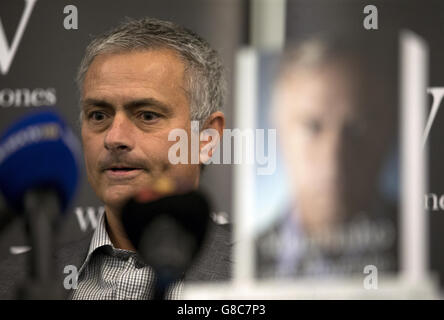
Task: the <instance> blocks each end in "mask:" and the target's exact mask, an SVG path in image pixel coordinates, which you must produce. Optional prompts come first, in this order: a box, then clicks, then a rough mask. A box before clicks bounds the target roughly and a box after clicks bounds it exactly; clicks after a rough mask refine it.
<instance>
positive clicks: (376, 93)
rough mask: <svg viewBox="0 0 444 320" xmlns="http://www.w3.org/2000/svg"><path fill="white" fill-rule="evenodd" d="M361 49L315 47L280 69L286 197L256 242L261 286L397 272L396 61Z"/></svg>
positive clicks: (336, 39) (304, 46) (291, 53)
mask: <svg viewBox="0 0 444 320" xmlns="http://www.w3.org/2000/svg"><path fill="white" fill-rule="evenodd" d="M366 40H368V38H366V39H365V40H363V41H362V42H361V41H360V39H359V38H353V37H350V36H349V37H345V36H344V37H341V36H330V37H319V38H313V39H309V40H307V41H305V42H303V43H301V44H300V45H299V46H297V47H295V48H292V49H288V51H287V52H286V55H285V57H284V59H283V60H282V63H281V67H280V68H279V72H278V75H277V80H276V83H275V87H274V103H273V118H274V119H275V124H276V127H277V132H278V136H279V139H280V145H281V148H282V154H283V156H284V163H285V167H286V173H287V175H288V178H289V186H290V190H289V195H290V197H289V203H288V207H287V210H286V213H284V214H283V215H281V216H280V217H279V219H278V220H277V221H276V222H275V224H274V225H273V226H271V227H270V229H269V230H267V231H265V232H263V233H262V234H261V236H260V237H259V239H258V247H257V249H258V274H259V276H263V277H267V276H271V277H273V276H284V277H292V276H301V275H305V276H319V275H350V274H357V273H358V274H362V272H363V270H364V267H365V266H366V265H370V264H371V265H376V266H377V267H378V268H379V270H381V271H382V270H390V271H393V270H395V268H396V263H397V256H396V250H395V248H396V232H395V228H396V225H395V223H396V209H393V207H394V206H396V201H397V198H396V195H395V196H394V198H393V197H392V196H393V194H394V193H395V194H396V191H394V190H393V189H392V190H388V189H387V187H388V186H389V187H390V185H389V184H387V183H386V182H387V177H388V178H389V179H391V181H390V182H391V183H392V184H394V185H396V184H397V183H398V181H396V177H394V176H393V173H394V171H395V170H392V171H391V172H389V174H391V175H392V176H390V175H387V171H385V169H386V168H387V164H390V163H392V164H393V158H392V156H393V154H394V153H395V152H394V151H395V149H394V147H395V146H396V143H397V141H396V127H397V118H396V115H397V111H396V106H397V104H396V92H397V91H396V72H395V70H393V69H392V66H393V64H391V61H392V60H390V53H393V52H392V51H384V56H381V53H379V52H378V48H379V47H372V45H371V44H369V43H365V42H364V41H366ZM376 43H378V44H379V43H380V42H376ZM372 44H373V42H372ZM387 50H388V49H387ZM387 52H389V53H387ZM390 161H392V162H390ZM395 168H396V165H395ZM392 169H393V168H392ZM384 179H385V180H384ZM381 185H382V187H381ZM384 188H385V189H384Z"/></svg>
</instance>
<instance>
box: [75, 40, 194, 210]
mask: <svg viewBox="0 0 444 320" xmlns="http://www.w3.org/2000/svg"><path fill="white" fill-rule="evenodd" d="M184 72H185V67H184V63H183V62H182V61H181V60H180V58H179V57H178V56H177V55H176V54H175V53H174V52H173V51H171V50H167V49H156V50H145V51H138V52H130V53H122V54H119V53H116V54H104V55H99V56H97V57H96V58H95V59H94V60H93V62H92V63H91V65H90V67H89V69H88V72H87V73H86V76H85V80H84V84H83V94H82V108H83V117H82V141H83V149H84V156H85V163H86V169H87V174H88V180H89V182H90V184H91V186H92V187H93V189H94V191H95V192H96V194H97V195H98V197H99V198H100V199H101V200H102V201H103V202H104V203H105V206H107V207H108V208H119V207H120V206H121V205H122V204H123V203H124V201H125V200H127V199H128V198H129V197H131V196H132V195H134V193H135V192H137V191H139V190H140V189H141V188H143V187H147V186H149V185H150V184H152V183H153V181H154V179H156V178H159V177H161V176H165V177H169V178H172V179H180V180H181V181H187V182H188V183H190V184H191V185H193V186H197V184H198V180H199V167H198V165H191V164H190V165H185V164H177V165H172V164H170V162H169V161H168V150H169V147H170V146H171V145H172V144H174V143H175V141H168V134H169V132H170V131H171V130H172V129H175V128H182V129H184V130H185V131H186V132H187V133H188V137H191V134H190V127H191V126H190V107H189V101H188V96H187V92H186V89H187V88H186V86H185V81H184V78H185V76H184ZM188 145H190V143H189V144H188Z"/></svg>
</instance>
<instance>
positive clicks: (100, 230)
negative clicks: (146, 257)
mask: <svg viewBox="0 0 444 320" xmlns="http://www.w3.org/2000/svg"><path fill="white" fill-rule="evenodd" d="M100 248H104V249H105V250H106V251H107V252H108V253H109V254H111V255H113V256H115V257H117V258H119V257H120V258H124V257H126V258H127V257H129V256H134V257H135V259H136V265H137V266H138V267H143V266H145V263H144V262H143V261H142V260H141V259H140V257H138V256H137V254H136V253H135V252H132V251H128V250H123V249H116V248H115V247H114V246H113V244H112V242H111V239H110V238H109V235H108V232H107V230H106V213H105V212H103V213H102V215H101V216H100V217H99V221H98V223H97V227H96V230H95V231H94V234H93V236H92V238H91V243H90V245H89V250H88V255H87V256H86V259H85V262H84V263H83V265H82V266H81V267H80V269H79V274H80V273H81V272H82V270H83V269H84V268H85V267H86V265H87V264H88V262H89V261H90V260H91V257H92V256H93V254H94V252H96V251H97V250H99V249H100Z"/></svg>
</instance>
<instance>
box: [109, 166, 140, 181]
mask: <svg viewBox="0 0 444 320" xmlns="http://www.w3.org/2000/svg"><path fill="white" fill-rule="evenodd" d="M140 172H142V169H141V168H133V167H119V166H117V167H110V168H108V169H106V170H105V174H106V175H107V177H108V178H110V179H131V178H134V177H136V176H137V175H138V174H139V173H140Z"/></svg>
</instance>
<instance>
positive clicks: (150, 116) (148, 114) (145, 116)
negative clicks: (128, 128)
mask: <svg viewBox="0 0 444 320" xmlns="http://www.w3.org/2000/svg"><path fill="white" fill-rule="evenodd" d="M139 117H140V118H141V119H142V120H143V121H147V122H149V121H153V120H156V119H157V118H159V117H160V115H159V114H157V113H155V112H152V111H143V112H141V113H140V114H139Z"/></svg>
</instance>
